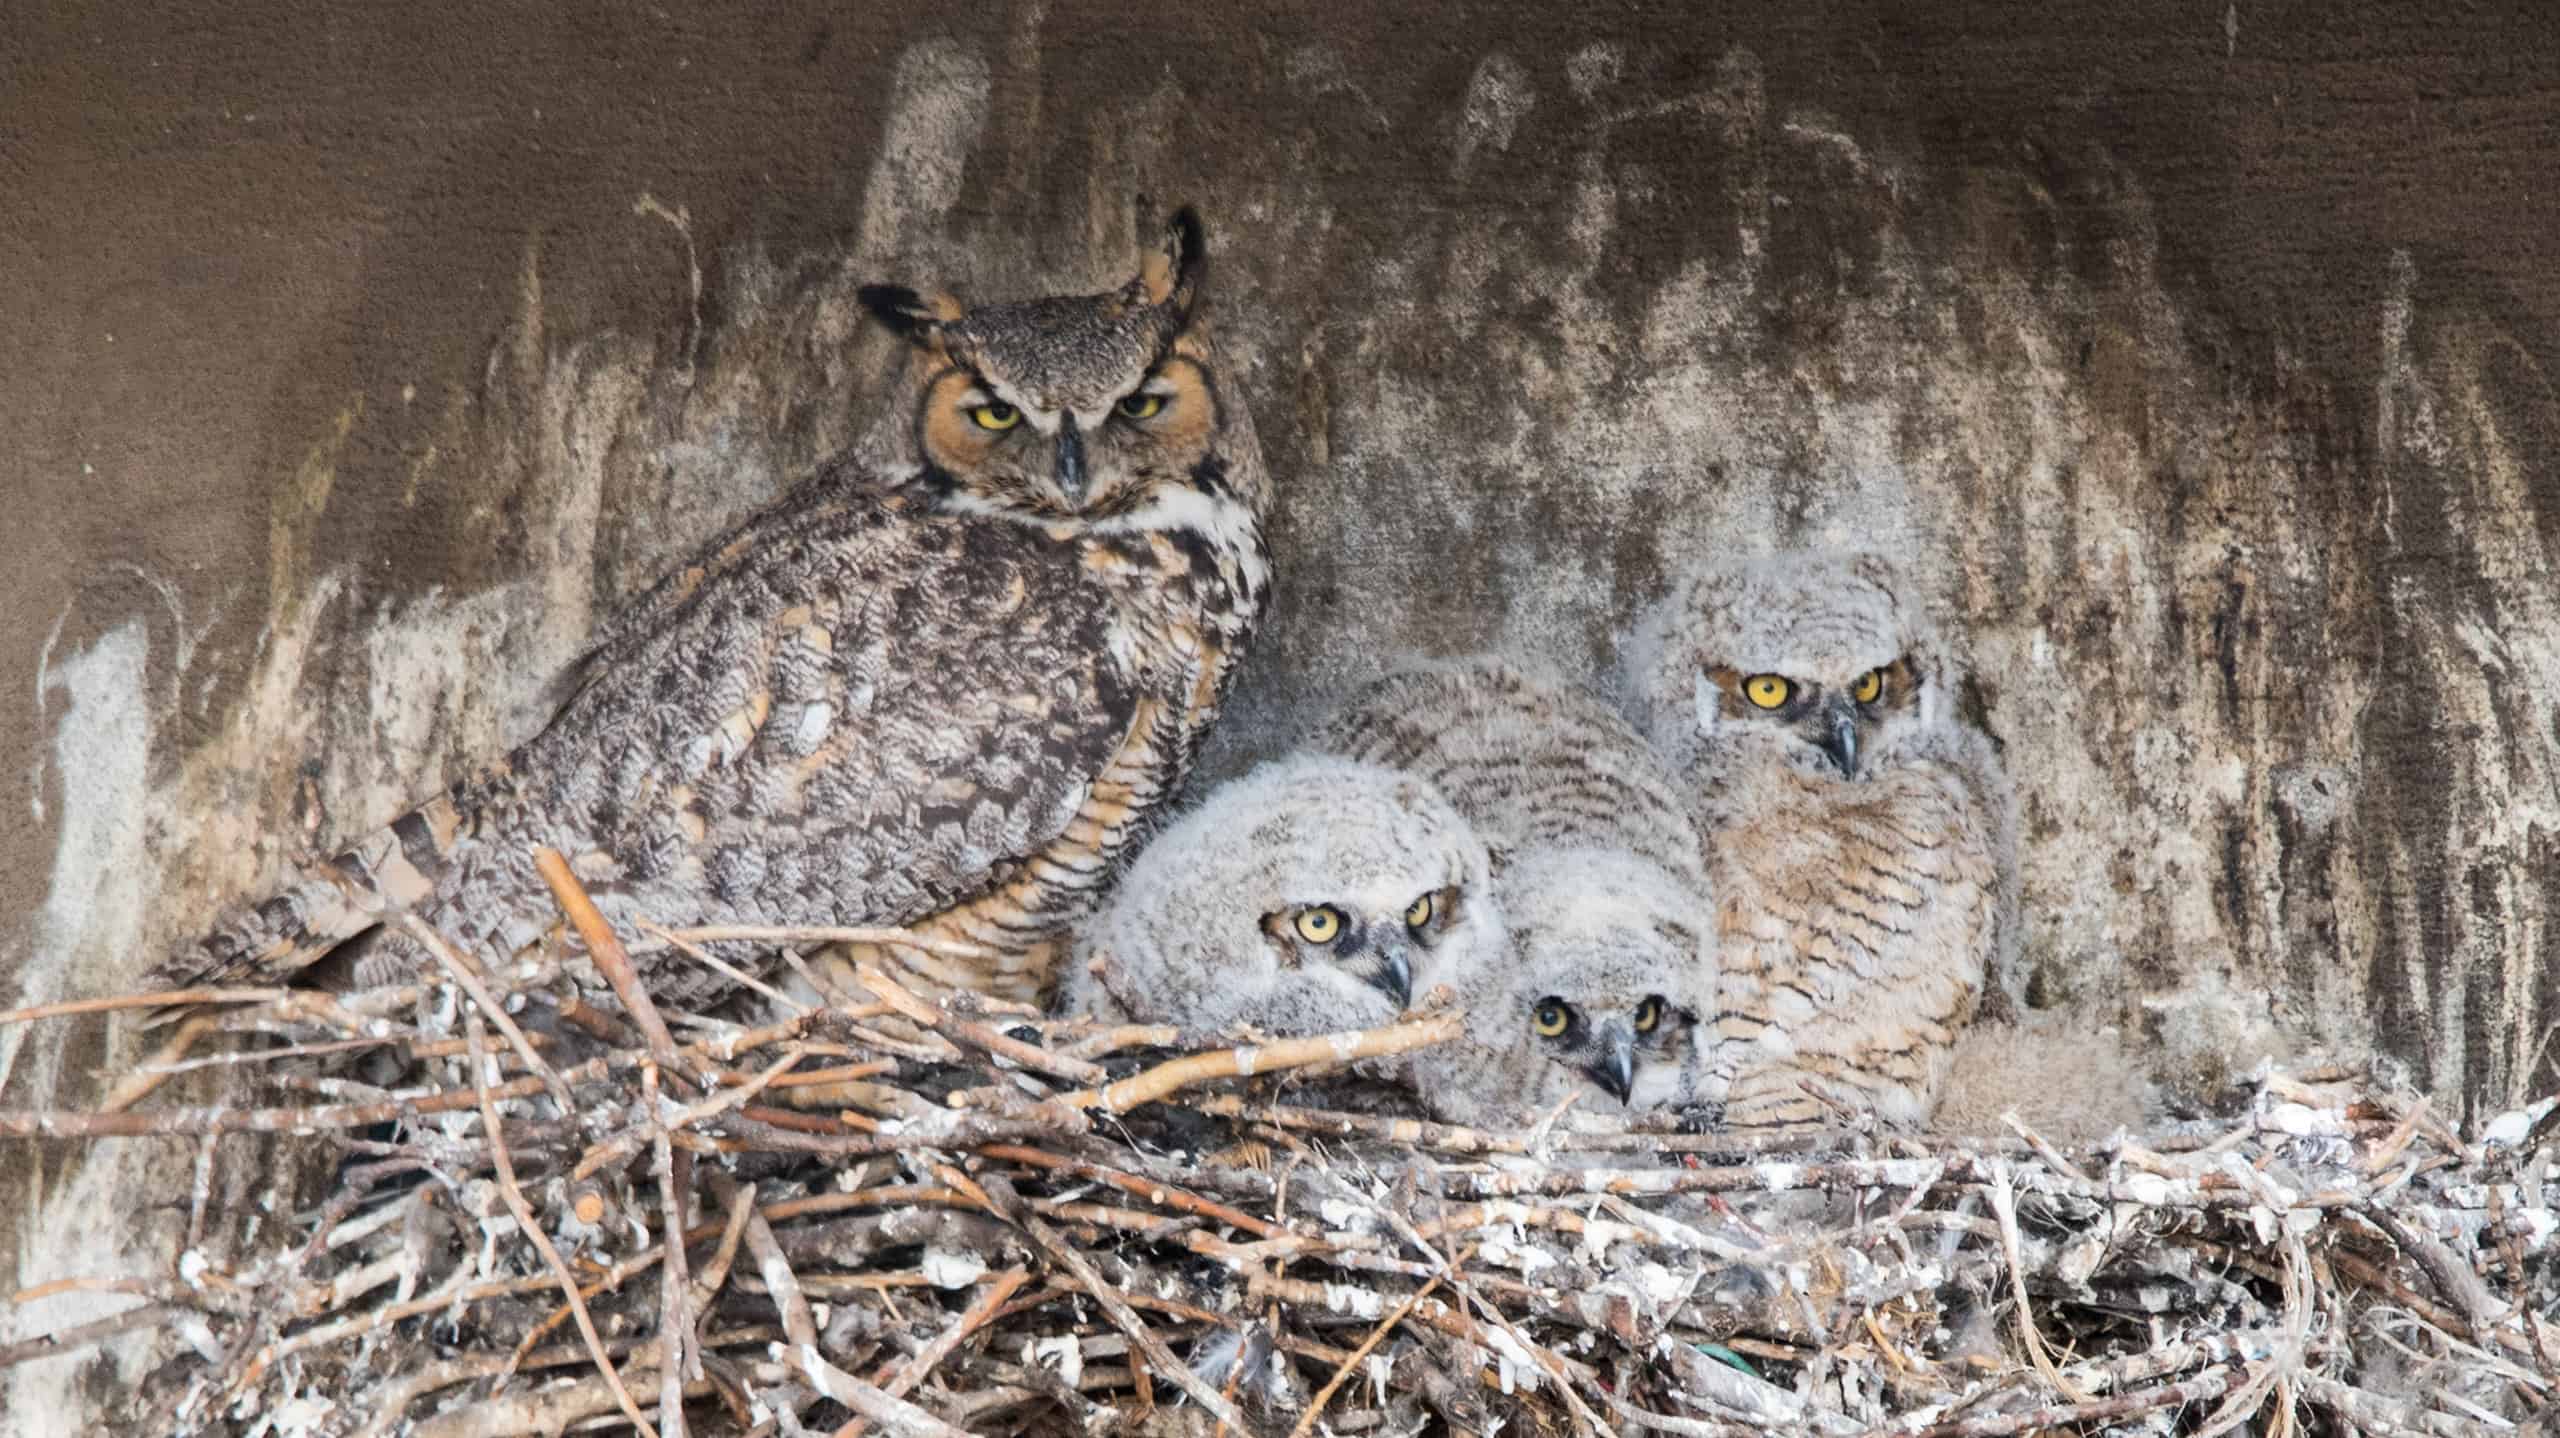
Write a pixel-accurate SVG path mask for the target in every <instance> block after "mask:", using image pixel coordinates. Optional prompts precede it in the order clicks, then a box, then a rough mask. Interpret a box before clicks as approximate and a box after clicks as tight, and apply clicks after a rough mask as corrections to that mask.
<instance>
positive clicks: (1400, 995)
mask: <svg viewBox="0 0 2560 1438" xmlns="http://www.w3.org/2000/svg"><path fill="white" fill-rule="evenodd" d="M1369 982H1370V983H1373V984H1375V985H1377V986H1378V992H1380V993H1382V994H1385V995H1386V996H1387V997H1388V998H1391V999H1393V1000H1395V1001H1396V1011H1397V1012H1398V1013H1402V1012H1403V1011H1405V1010H1406V1009H1409V1008H1411V1007H1413V956H1412V955H1410V954H1407V953H1406V952H1405V951H1404V946H1403V945H1401V944H1388V945H1386V946H1384V947H1383V948H1381V949H1380V950H1379V954H1378V972H1377V974H1376V975H1375V976H1374V977H1372V978H1371V979H1370V980H1369Z"/></svg>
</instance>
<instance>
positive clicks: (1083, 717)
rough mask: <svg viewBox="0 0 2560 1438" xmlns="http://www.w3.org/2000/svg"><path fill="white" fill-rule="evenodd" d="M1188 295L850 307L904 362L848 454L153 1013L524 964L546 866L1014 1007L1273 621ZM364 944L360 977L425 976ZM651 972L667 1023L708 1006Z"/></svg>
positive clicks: (1178, 270)
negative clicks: (491, 750) (343, 962)
mask: <svg viewBox="0 0 2560 1438" xmlns="http://www.w3.org/2000/svg"><path fill="white" fill-rule="evenodd" d="M1201 259H1202V244H1201V236H1200V232H1199V227H1198V222H1197V221H1196V220H1195V219H1193V218H1191V216H1190V215H1189V213H1188V212H1185V213H1184V214H1182V215H1180V216H1178V217H1177V218H1176V223H1175V225H1174V227H1173V230H1172V232H1171V234H1170V236H1169V238H1168V243H1167V247H1166V249H1165V251H1164V253H1162V254H1160V255H1153V256H1150V257H1149V260H1148V263H1147V264H1146V266H1145V267H1144V268H1143V269H1142V270H1141V272H1140V274H1139V275H1138V277H1137V278H1136V279H1134V280H1132V281H1130V282H1129V284H1128V285H1126V286H1125V287H1123V288H1121V289H1119V290H1116V291H1112V292H1109V293H1105V294H1100V295H1093V296H1087V297H1083V298H1074V299H1052V300H1038V301H1031V302H1028V303H1022V304H1006V305H990V306H983V307H980V308H978V309H975V310H969V309H964V308H963V307H962V306H961V305H960V304H959V303H958V302H957V301H955V300H952V299H950V298H948V297H944V296H933V297H927V296H921V295H918V294H917V293H915V292H914V291H910V290H903V289H894V288H886V287H881V288H874V289H868V290H865V291H864V292H863V299H864V301H865V303H866V304H868V305H869V306H870V307H871V308H872V309H873V311H874V312H875V313H876V314H878V315H879V316H880V317H881V318H882V320H883V321H884V322H885V323H887V324H889V325H890V326H891V327H892V328H893V329H895V330H897V331H899V332H900V333H902V334H904V335H905V336H906V337H907V338H908V340H909V341H911V346H910V350H909V353H908V356H907V361H906V363H905V366H904V368H903V371H902V377H901V381H900V383H899V385H898V386H897V387H896V389H894V390H893V391H892V392H891V393H890V394H888V395H887V396H885V397H884V398H883V399H882V400H881V401H880V404H879V406H878V414H879V418H878V420H877V421H876V422H875V425H874V427H873V428H872V430H871V432H870V434H869V435H868V436H867V438H866V439H865V441H864V442H863V443H862V444H860V445H859V446H857V448H856V449H855V450H854V451H853V452H852V453H851V454H850V455H848V456H847V457H846V458H845V459H843V460H840V461H838V462H837V463H836V464H834V465H832V466H830V467H829V469H827V470H826V471H824V472H822V473H821V474H820V475H818V476H817V477H815V478H814V479H813V480H811V481H810V482H808V483H806V484H804V485H802V486H801V487H799V488H797V489H795V490H793V491H792V492H790V493H789V494H787V495H785V496H784V497H783V498H782V499H780V500H779V501H777V502H776V503H775V504H773V505H772V506H770V507H768V508H767V509H765V510H763V511H762V512H760V513H758V514H757V515H755V516H753V517H752V518H750V519H748V520H747V521H745V522H744V523H742V524H740V525H739V526H738V527H737V528H736V529H734V530H732V531H731V532H730V533H728V534H726V535H723V536H722V537H720V538H719V539H716V540H714V541H713V542H711V543H710V544H708V545H706V546H704V547H703V549H702V550H701V552H700V553H699V554H698V555H697V556H696V557H695V558H694V559H693V560H692V561H691V562H690V563H688V564H685V565H683V566H681V567H680V568H678V569H677V570H676V571H675V572H674V573H673V574H671V575H669V576H668V577H667V578H666V579H664V580H662V581H661V582H660V583H659V584H658V585H656V586H655V587H654V588H653V589H651V590H650V591H648V592H647V593H646V594H644V595H642V596H640V597H639V598H638V599H637V600H636V601H635V602H633V603H632V604H631V605H629V606H628V607H627V608H626V609H625V610H624V611H623V612H622V613H621V614H620V615H618V616H617V617H616V618H614V619H613V620H611V621H610V622H609V623H608V624H607V625H606V626H605V627H604V628H603V630H602V631H601V633H600V635H599V641H598V643H597V644H596V646H595V648H594V650H593V651H592V652H591V653H590V654H589V655H588V656H587V657H586V658H585V659H584V660H582V661H581V662H580V663H579V664H578V665H577V666H576V667H575V668H574V670H573V671H572V673H571V675H570V676H569V678H568V680H567V681H566V683H565V684H564V685H563V692H564V695H565V697H564V698H563V700H562V702H561V704H560V707H559V709H558V712H557V713H556V715H555V716H554V717H553V719H552V720H551V722H550V723H549V725H548V726H547V727H545V728H544V729H543V731H542V732H541V733H540V734H539V735H537V736H536V737H535V738H534V739H533V740H531V741H530V742H529V743H527V744H525V745H524V746H523V747H522V748H520V749H518V750H517V751H516V752H515V753H514V754H512V755H510V756H508V757H507V758H506V759H504V760H501V761H499V762H498V763H495V764H493V765H490V766H488V767H487V768H484V769H482V770H480V771H478V772H476V773H474V774H472V775H471V776H470V777H468V778H466V779H465V780H463V782H461V783H460V784H457V785H456V786H455V787H454V788H453V789H452V790H451V791H450V792H449V793H447V794H445V795H442V796H439V797H438V798H436V799H433V800H430V801H429V802H428V803H427V804H425V805H423V806H421V808H419V809H418V810H417V811H415V812H413V813H411V814H409V815H406V816H404V817H403V818H401V819H400V820H397V821H395V822H394V823H393V824H391V825H390V826H388V827H387V828H385V829H383V830H381V831H379V832H377V833H375V834H373V835H371V836H368V837H367V838H366V839H364V840H362V841H360V842H359V843H358V844H356V845H355V846H354V847H353V848H352V849H350V850H349V852H348V853H347V854H346V855H344V856H342V857H341V858H339V859H338V860H336V861H335V862H334V863H333V864H332V865H331V866H329V868H328V870H327V871H326V872H324V873H321V874H317V875H314V876H311V878H310V879H309V880H308V881H307V882H305V883H303V884H301V885H299V886H297V887H295V888H294V889H292V890H290V891H288V892H287V893H286V894H284V895H283V896H281V897H279V898H277V899H274V900H270V901H268V903H266V904H265V905H262V906H260V907H258V908H257V909H254V910H251V911H249V912H247V913H246V914H244V915H242V916H240V917H238V918H236V919H235V920H234V921H233V922H231V923H229V924H226V925H225V926H224V927H223V928H222V929H221V930H219V931H218V932H217V933H216V934H215V935H214V936H213V937H211V938H210V939H208V940H206V941H204V942H203V943H201V944H198V945H196V946H193V947H191V948H190V949H188V950H186V951H185V952H182V953H181V954H179V955H178V956H177V957H176V958H175V959H174V960H173V961H172V962H171V963H170V964H169V965H168V966H167V967H166V968H165V969H164V971H163V976H164V978H165V979H166V980H168V981H171V982H178V981H189V982H193V981H202V980H240V979H258V980H271V979H274V978H278V977H280V976H282V975H283V974H285V973H287V972H290V971H291V970H294V969H297V968H300V967H301V966H303V965H305V964H307V963H309V962H310V961H312V960H313V959H314V958H316V957H318V956H319V955H320V954H322V953H325V952H326V951H327V950H328V949H329V948H330V947H332V946H333V945H334V944H336V943H337V942H339V941H341V940H343V939H345V938H347V937H348V936H350V935H351V934H353V933H355V932H357V931H359V930H361V929H363V928H365V927H368V926H370V925H372V924H374V923H376V922H378V921H379V920H380V919H381V918H382V917H383V916H384V915H386V914H387V913H390V912H392V911H395V910H398V909H403V908H410V909H415V910H416V911H417V912H419V913H421V914H422V915H423V916H424V917H426V918H427V919H428V920H429V921H430V922H432V923H434V924H435V925H436V926H437V927H438V928H440V929H441V930H443V931H444V932H445V933H446V934H448V935H450V936H452V937H453V938H455V939H457V940H460V941H462V942H464V943H466V944H468V945H469V946H471V947H472V948H474V949H476V950H478V951H480V952H482V953H484V954H503V953H506V952H509V951H512V950H513V949H515V948H517V947H519V946H521V945H522V944H524V943H526V942H528V941H530V940H531V939H533V938H534V937H536V936H537V935H538V934H539V933H540V932H541V931H542V929H543V928H545V927H546V926H547V925H548V924H549V923H550V922H551V920H552V917H553V906H552V903H551V900H550V897H549V895H548V893H547V891H546V890H545V889H544V887H543V885H542V883H541V881H540V880H539V878H538V877H537V876H536V875H535V873H534V871H533V868H532V864H531V861H530V858H529V851H530V849H531V848H532V847H533V846H535V845H537V844H541V845H549V846H552V847H554V848H558V849H560V850H562V851H563V852H564V853H566V854H568V855H569V856H570V857H571V859H572V861H573V863H574V864H575V866H576V867H577V869H578V871H579V872H580V874H581V875H582V876H583V877H584V878H585V880H586V881H587V883H588V885H589V886H590V889H591V891H592V892H593V893H594V895H595V897H596V900H597V902H598V904H599V905H600V906H601V907H602V908H603V910H604V912H605V913H606V915H607V916H608V917H610V918H612V919H614V920H616V921H618V922H621V923H625V924H627V923H629V922H630V921H631V920H633V919H637V918H641V917H647V918H651V919H654V920H657V921H659V922H662V923H670V924H690V923H755V924H828V925H884V924H894V925H904V926H909V927H913V928H915V929H918V930H920V931H922V932H923V933H925V934H927V935H932V936H937V937H944V938H952V939H961V940H967V941H970V942H972V943H976V944H979V945H983V946H985V947H986V948H988V949H991V950H993V951H994V952H995V953H996V954H997V955H998V956H999V957H997V958H996V959H995V960H993V961H990V962H975V961H969V960H963V959H954V958H948V957H944V958H930V959H929V958H925V957H922V956H920V955H916V954H913V953H911V952H909V951H905V950H901V951H899V952H898V953H896V954H893V955H886V956H883V957H886V958H888V959H890V960H891V961H892V962H897V963H903V964H906V965H907V966H908V967H909V968H910V970H911V972H912V973H913V975H914V977H915V978H916V979H917V981H918V982H919V983H921V984H923V985H924V986H926V987H929V988H944V987H965V988H973V989H980V990H984V991H989V992H994V993H999V994H1004V995H1007V996H1012V997H1023V998H1030V997H1036V996H1037V995H1038V993H1039V992H1040V991H1041V990H1042V988H1043V987H1044V986H1045V985H1046V982H1047V980H1048V970H1049V965H1050V955H1051V953H1052V951H1053V949H1054V947H1055V944H1054V941H1055V940H1056V939H1057V938H1058V937H1059V936H1060V935H1061V934H1062V933H1063V931H1064V930H1065V929H1066V927H1067V926H1068V924H1070V923H1071V922H1072V921H1073V920H1075V919H1076V918H1078V917H1080V916H1081V915H1083V914H1084V913H1086V912H1087V911H1089V910H1090V909H1091V907H1092V906H1093V904H1094V903H1095V901H1096V900H1097V898H1098V895H1099V890H1100V887H1101V885H1102V883H1103V880H1104V878H1105V876H1106V875H1107V873H1108V872H1109V870H1110V867H1111V865H1112V863H1113V860H1114V859H1115V857H1116V856H1118V855H1119V854H1121V853H1122V852H1123V851H1125V850H1127V849H1128V848H1129V846H1130V845H1131V844H1132V843H1134V842H1135V841H1136V840H1137V839H1139V838H1140V837H1141V836H1142V834H1143V833H1144V831H1145V830H1146V828H1147V827H1148V825H1149V824H1150V823H1151V822H1152V821H1153V820H1154V818H1155V817H1156V816H1157V815H1158V813H1159V811H1160V808H1161V806H1162V805H1163V804H1164V803H1165V802H1166V801H1167V800H1168V799H1170V798H1171V797H1172V795H1173V794H1174V793H1175V792H1176V791H1177V790H1179V788H1180V787H1181V785H1182V782H1183V780H1184V778H1185V776H1186V775H1187V773H1188V772H1189V769H1190V767H1191V762H1192V759H1193V756H1194V754H1195V752H1196V750H1197V747H1198V745H1199V742H1200V739H1201V737H1202V735H1203V733H1204V732H1205V730H1206V729H1207V727H1208V725H1209V724H1210V722H1211V721H1212V720H1213V719H1214V718H1215V716H1216V713H1217V708H1218V704H1219V701H1220V699H1221V697H1222V696H1223V695H1224V693H1225V691H1226V688H1227V685H1228V683H1229V681H1230V680H1231V678H1232V677H1233V675H1234V672H1235V665H1236V663H1237V661H1238V659H1239V658H1240V656H1241V655H1242V653H1243V650H1244V647H1245V645H1246V643H1247V641H1248V640H1249V639H1250V638H1251V636H1252V632H1253V629H1254V625H1255V621H1256V619H1257V617H1258V616H1259V614H1260V612H1261V609H1262V606H1263V601H1264V598H1265V592H1266V589H1267V582H1268V580H1267V575H1268V570H1267V556H1266V553H1265V550H1264V545H1263V538H1262V519H1263V515H1264V513H1265V511H1266V510H1267V508H1268V506H1269V502H1270V489H1269V484H1268V481H1267V480H1266V478H1265V475H1264V471H1263V467H1262V459H1261V454H1260V451H1259V449H1258V447H1257V445H1256V443H1255V440H1254V435H1253V428H1252V423H1251V421H1250V419H1249V418H1248V417H1247V416H1246V414H1245V412H1244V410H1243V408H1242V406H1241V403H1240V401H1239V399H1238V398H1237V396H1236V395H1235V394H1234V392H1233V390H1232V388H1231V387H1230V388H1225V389H1222V388H1221V387H1220V385H1219V383H1218V375H1219V373H1220V371H1219V367H1218V361H1217V359H1216V355H1215V351H1214V349H1213V348H1212V346H1211V344H1210V341H1209V338H1208V335H1207V333H1206V330H1205V328H1204V326H1203V325H1202V323H1201V321H1200V318H1199V316H1198V313H1197V311H1196V307H1195V301H1196V299H1197V291H1198V285H1199V279H1200V264H1201ZM385 939H386V942H385V943H384V944H382V945H381V946H379V947H378V948H377V949H376V951H375V952H374V953H372V954H371V955H369V956H368V958H367V960H366V963H367V965H368V967H369V968H370V970H371V972H372V975H373V976H375V977H380V976H384V975H388V974H392V973H397V972H403V971H406V970H408V969H410V968H414V967H415V966H416V965H417V964H418V962H419V959H420V955H418V954H417V953H416V952H415V951H414V950H413V948H412V947H411V946H410V945H409V944H408V942H407V941H406V940H405V939H404V938H403V937H402V936H400V935H398V934H396V933H393V934H388V935H386V936H385ZM731 957H732V958H733V959H735V960H746V959H750V958H752V954H751V953H749V952H746V951H740V952H738V953H735V954H733V955H731ZM643 965H644V968H643V977H644V979H645V981H646V982H647V983H648V984H649V986H650V988H651V989H652V991H653V992H655V993H656V994H657V995H659V996H660V997H661V998H662V999H665V1000H667V1001H669V1002H672V1003H676V1004H679V1005H685V1006H693V1005H700V1004H705V1003H709V1002H713V1001H716V1000H717V999H718V998H719V997H721V996H722V994H723V993H724V992H725V991H726V989H727V985H726V983H725V981H723V980H721V979H720V978H719V977H718V976H716V975H714V974H712V973H711V972H709V971H708V970H706V969H705V968H703V967H702V966H699V965H696V964H693V963H690V962H688V961H680V960H679V961H668V960H665V959H660V960H657V961H655V962H652V961H651V960H650V959H648V958H647V957H646V956H644V959H643Z"/></svg>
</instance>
